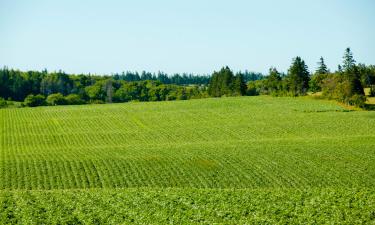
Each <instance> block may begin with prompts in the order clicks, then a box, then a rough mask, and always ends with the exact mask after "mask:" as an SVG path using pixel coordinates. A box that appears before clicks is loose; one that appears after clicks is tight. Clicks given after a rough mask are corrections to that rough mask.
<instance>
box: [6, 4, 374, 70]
mask: <svg viewBox="0 0 375 225" xmlns="http://www.w3.org/2000/svg"><path fill="white" fill-rule="evenodd" d="M349 46H350V47H351V48H352V51H353V53H354V57H355V59H356V60H357V62H363V63H366V64H375V1H373V0H351V1H349V0H314V1H307V0H305V1H303V0H300V1H298V0H283V1H276V0H275V1H269V0H262V1H261V0H259V1H253V0H227V1H220V0H184V1H178V0H157V1H156V0H155V1H151V0H149V1H146V0H133V1H130V0H123V1H120V0H117V1H116V0H102V1H96V0H90V1H89V0H60V1H56V0H49V1H47V0H0V66H3V65H7V66H8V67H10V68H17V69H21V70H42V69H43V68H47V69H48V70H59V69H62V70H64V71H66V72H69V73H89V72H91V73H100V74H102V73H105V74H110V73H114V72H121V71H126V70H131V71H142V70H147V71H151V72H157V71H159V70H160V71H164V72H167V73H174V72H192V73H211V72H212V71H213V70H218V69H220V67H222V66H224V65H228V66H229V67H231V68H232V69H233V70H235V71H238V70H245V69H248V70H250V71H258V72H263V73H265V72H267V71H268V68H269V67H270V66H275V67H277V68H278V69H279V70H280V71H286V70H287V68H288V67H289V65H290V63H291V59H292V58H293V57H295V56H301V57H302V58H303V59H304V60H305V61H306V63H307V64H308V66H309V69H310V70H315V68H316V62H317V61H318V59H319V57H320V56H323V57H324V58H325V59H326V62H327V64H328V66H329V67H330V69H331V70H333V69H336V68H337V65H338V64H339V63H341V59H342V55H343V52H344V49H345V48H346V47H349Z"/></svg>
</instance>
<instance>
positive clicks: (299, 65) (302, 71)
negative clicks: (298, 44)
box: [287, 56, 310, 96]
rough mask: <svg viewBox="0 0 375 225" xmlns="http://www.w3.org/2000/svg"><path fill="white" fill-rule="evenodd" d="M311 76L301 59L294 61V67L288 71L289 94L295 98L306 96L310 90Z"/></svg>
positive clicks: (297, 58)
mask: <svg viewBox="0 0 375 225" xmlns="http://www.w3.org/2000/svg"><path fill="white" fill-rule="evenodd" d="M309 80H310V74H309V71H308V68H307V65H306V64H305V61H303V60H302V59H301V57H299V56H297V57H296V58H294V59H293V62H292V65H291V66H290V68H289V70H288V77H287V82H288V87H289V92H290V93H291V94H292V95H293V96H298V95H305V94H306V93H307V90H308V88H309Z"/></svg>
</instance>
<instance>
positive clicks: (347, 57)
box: [343, 48, 355, 71]
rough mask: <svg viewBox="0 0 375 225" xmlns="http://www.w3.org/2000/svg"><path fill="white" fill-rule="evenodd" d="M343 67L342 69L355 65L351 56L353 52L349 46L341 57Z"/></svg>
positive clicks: (348, 68)
mask: <svg viewBox="0 0 375 225" xmlns="http://www.w3.org/2000/svg"><path fill="white" fill-rule="evenodd" d="M343 59H344V60H343V69H344V71H348V70H351V69H352V68H353V66H355V60H354V58H353V53H352V51H351V50H350V48H346V49H345V53H344V57H343Z"/></svg>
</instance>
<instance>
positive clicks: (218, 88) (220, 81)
mask: <svg viewBox="0 0 375 225" xmlns="http://www.w3.org/2000/svg"><path fill="white" fill-rule="evenodd" d="M208 94H209V95H210V96H213V97H221V96H236V95H237V96H238V95H245V94H246V83H245V80H244V76H243V74H241V73H238V74H236V76H234V74H233V72H232V70H230V69H229V67H228V66H226V67H223V68H222V69H221V70H220V71H219V72H214V73H213V74H212V76H211V80H210V84H209V86H208Z"/></svg>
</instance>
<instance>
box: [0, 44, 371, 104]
mask: <svg viewBox="0 0 375 225" xmlns="http://www.w3.org/2000/svg"><path fill="white" fill-rule="evenodd" d="M364 87H367V88H369V89H370V93H369V94H370V95H372V96H375V66H374V65H370V66H367V65H364V64H358V65H357V64H356V62H355V60H354V57H353V53H352V52H351V50H350V48H347V49H346V50H345V53H344V56H343V62H342V65H338V69H337V70H336V71H335V72H330V70H329V69H328V67H327V65H326V63H325V61H324V58H323V57H320V59H319V62H318V67H317V69H316V71H315V72H314V73H313V74H312V75H310V73H309V70H308V67H307V65H306V63H305V61H304V60H303V59H302V58H301V57H298V56H297V57H296V58H294V59H293V61H292V64H291V65H290V68H289V69H288V72H287V74H284V73H280V72H279V71H278V70H277V69H276V68H270V70H269V74H268V75H267V76H264V75H262V74H260V73H254V72H249V71H245V72H238V73H236V74H234V73H233V71H232V70H231V69H230V68H229V67H228V66H226V67H223V68H221V70H219V71H215V72H214V73H213V74H212V75H211V76H206V75H192V74H185V73H184V74H173V75H172V76H168V75H167V74H165V73H162V72H158V73H149V72H145V71H143V72H142V73H140V74H138V73H137V72H123V73H121V74H115V75H112V76H97V75H90V74H88V75H85V74H66V73H65V72H63V71H58V72H48V71H47V70H43V71H41V72H39V71H27V72H22V71H19V70H13V69H8V68H7V67H4V68H2V69H0V98H2V99H6V100H1V104H2V107H4V105H5V106H6V104H8V105H9V104H12V101H23V105H24V106H39V105H63V104H75V105H77V104H86V103H106V102H107V103H111V102H127V101H165V100H167V101H171V100H185V99H193V98H204V97H208V96H212V97H221V96H240V95H259V94H266V95H273V96H300V95H306V94H307V93H308V91H311V92H321V93H322V96H323V97H326V98H330V99H335V100H338V101H341V102H343V103H346V104H351V105H358V106H363V105H364V103H365V101H366V98H365V95H364ZM5 103H6V104H5Z"/></svg>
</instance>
